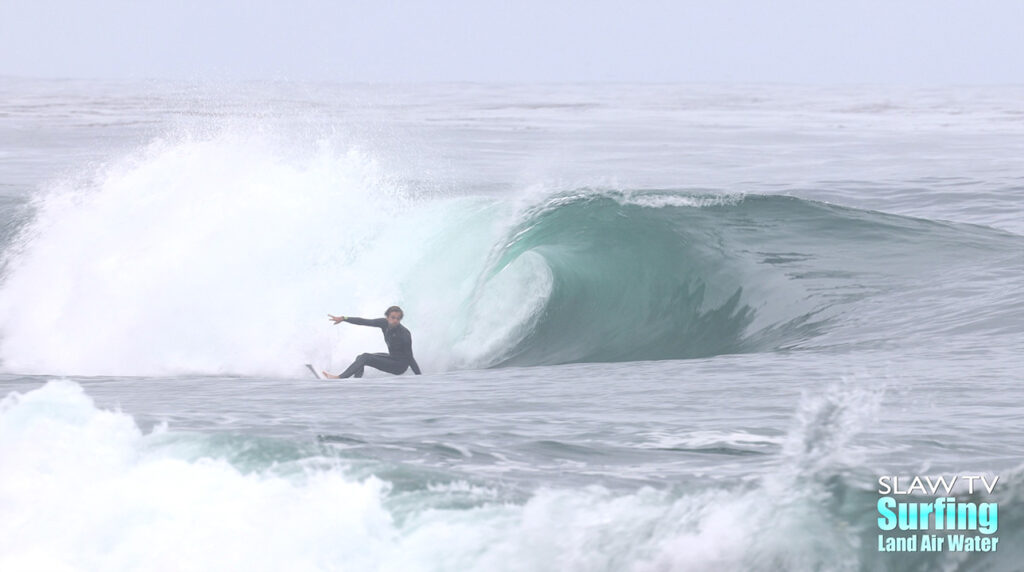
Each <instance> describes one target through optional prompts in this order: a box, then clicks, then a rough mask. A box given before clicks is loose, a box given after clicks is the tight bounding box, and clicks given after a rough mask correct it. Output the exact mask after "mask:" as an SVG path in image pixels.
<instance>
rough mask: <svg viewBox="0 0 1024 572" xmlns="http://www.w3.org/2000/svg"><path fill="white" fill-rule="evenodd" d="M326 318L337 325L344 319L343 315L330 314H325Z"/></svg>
mask: <svg viewBox="0 0 1024 572" xmlns="http://www.w3.org/2000/svg"><path fill="white" fill-rule="evenodd" d="M327 319H328V320H330V321H332V322H334V324H335V325H338V324H340V323H342V322H344V321H345V316H332V315H330V314H327Z"/></svg>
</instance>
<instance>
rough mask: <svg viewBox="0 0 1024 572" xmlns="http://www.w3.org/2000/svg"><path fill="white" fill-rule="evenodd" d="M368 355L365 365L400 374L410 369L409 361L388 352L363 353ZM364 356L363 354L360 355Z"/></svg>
mask: <svg viewBox="0 0 1024 572" xmlns="http://www.w3.org/2000/svg"><path fill="white" fill-rule="evenodd" d="M363 355H364V356H366V360H365V361H364V362H363V363H364V365H368V366H370V367H372V368H375V369H379V370H381V371H386V372H388V373H393V374H395V375H398V374H400V373H403V372H405V370H407V369H409V363H408V362H407V361H405V360H402V359H396V358H393V357H391V356H389V355H388V354H363ZM360 357H362V356H360Z"/></svg>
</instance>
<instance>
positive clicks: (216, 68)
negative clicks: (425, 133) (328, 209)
mask: <svg viewBox="0 0 1024 572" xmlns="http://www.w3.org/2000/svg"><path fill="white" fill-rule="evenodd" d="M0 75H9V76H10V75H14V76H29V77H87V78H178V79H194V80H204V79H220V78H229V79H258V78H267V79H290V80H305V79H322V80H338V81H385V82H418V81H459V80H470V81H537V82H547V81H657V82H692V81H697V82H703V81H714V82H723V81H725V82H729V81H732V82H798V83H896V84H972V83H1024V0H963V1H958V2H952V1H944V0H887V1H874V0H850V1H847V0H818V1H813V0H808V1H797V0H747V1H743V0H701V1H685V0H680V1H677V2H656V1H646V0H639V1H634V0H622V1H619V2H606V1H601V0H595V1H590V2H584V1H558V0H551V1H544V0H522V1H518V2H495V1H488V0H477V1H462V0H436V1H433V2H426V1H424V2H386V1H378V0H363V1H359V2H352V1H347V0H339V1H329V0H289V1H284V0H246V1H241V0H224V1H217V0H206V1H203V0H178V1H164V2H155V1H146V0H136V1H131V0H120V1H114V0H96V1H89V0H79V1H76V0H0Z"/></svg>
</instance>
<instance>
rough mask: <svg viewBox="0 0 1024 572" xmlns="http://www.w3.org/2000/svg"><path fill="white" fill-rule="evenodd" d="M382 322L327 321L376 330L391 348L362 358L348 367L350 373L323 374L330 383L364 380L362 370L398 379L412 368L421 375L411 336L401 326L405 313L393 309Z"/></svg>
mask: <svg viewBox="0 0 1024 572" xmlns="http://www.w3.org/2000/svg"><path fill="white" fill-rule="evenodd" d="M384 316H385V317H383V318H376V319H374V320H367V319H365V318H353V317H351V316H332V315H330V314H327V318H328V319H329V320H331V321H332V322H334V324H335V325H337V324H340V323H342V322H348V323H350V324H355V325H357V326H373V327H374V328H380V329H381V331H383V332H384V342H385V343H386V344H387V345H388V353H386V354H385V353H377V354H359V357H357V358H356V361H354V362H352V365H350V366H348V369H346V370H345V371H343V372H341V373H340V374H339V375H331V374H329V373H327V372H326V371H325V372H323V374H324V377H326V378H327V379H345V378H347V377H352V376H355V377H363V370H364V369H365V368H366V366H370V367H372V368H376V369H379V370H381V371H386V372H388V373H393V374H395V375H398V374H401V373H405V370H406V369H409V368H412V372H413V373H415V374H416V375H420V366H419V365H417V363H416V358H414V357H412V334H411V333H409V330H407V329H406V327H405V326H403V325H402V324H401V322H402V318H403V317H405V312H403V311H402V309H401V308H399V307H398V306H391V307H390V308H388V309H387V311H385V312H384Z"/></svg>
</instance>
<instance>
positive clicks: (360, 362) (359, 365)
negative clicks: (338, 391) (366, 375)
mask: <svg viewBox="0 0 1024 572" xmlns="http://www.w3.org/2000/svg"><path fill="white" fill-rule="evenodd" d="M369 356H370V354H359V357H357V358H356V361H354V362H352V365H350V366H348V369H346V370H345V371H343V372H341V374H339V375H338V378H339V379H345V378H347V377H353V376H355V377H363V370H364V369H365V368H366V358H367V357H369Z"/></svg>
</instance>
